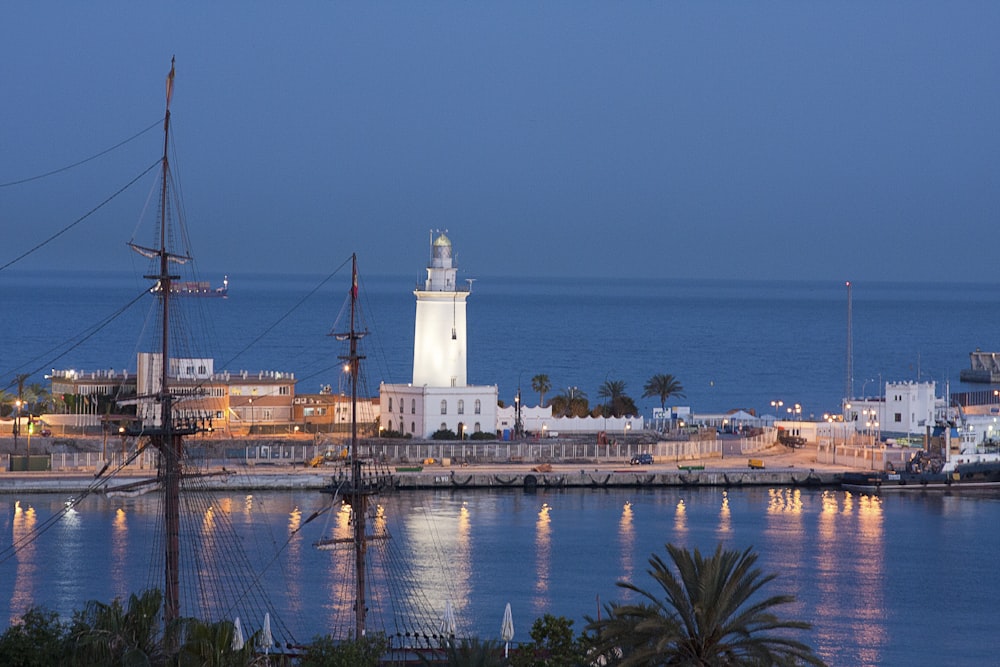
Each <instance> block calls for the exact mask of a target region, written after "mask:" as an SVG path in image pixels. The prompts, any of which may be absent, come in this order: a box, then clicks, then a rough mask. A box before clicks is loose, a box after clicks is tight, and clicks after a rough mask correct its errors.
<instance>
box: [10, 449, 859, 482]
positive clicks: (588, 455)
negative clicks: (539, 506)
mask: <svg viewBox="0 0 1000 667" xmlns="http://www.w3.org/2000/svg"><path fill="white" fill-rule="evenodd" d="M11 444H12V443H10V442H9V439H6V440H2V441H0V452H2V453H0V493H50V492H51V493H70V494H73V493H82V492H86V491H87V490H89V489H92V488H94V487H95V483H96V482H97V481H98V479H97V478H98V477H101V476H108V477H110V478H109V479H108V480H107V481H106V482H104V483H103V484H101V488H107V489H115V488H116V487H118V486H124V485H127V484H130V483H133V482H135V481H136V480H138V479H144V478H145V479H148V478H150V477H152V476H155V474H156V468H157V462H156V452H155V451H154V450H152V449H150V450H147V451H146V452H143V454H141V455H140V456H138V457H135V458H134V459H132V460H130V461H127V464H126V465H124V466H123V465H122V456H123V453H122V452H120V451H110V450H108V449H107V448H106V447H104V446H103V443H102V442H101V439H99V438H77V439H74V440H73V441H72V442H71V443H70V442H63V443H62V444H61V445H56V446H53V447H52V449H55V450H57V451H51V452H48V453H37V454H33V455H32V456H31V461H30V464H31V465H24V463H25V462H24V461H23V459H24V457H23V456H22V457H20V460H19V456H18V454H15V453H12V452H11V448H10V446H9V445H11ZM724 445H725V443H724V441H715V442H706V443H690V442H685V443H647V444H644V445H640V444H634V445H629V446H624V445H621V446H606V445H601V446H598V445H593V444H580V443H578V442H572V441H567V442H559V441H556V440H554V441H553V442H547V443H542V444H539V443H538V442H537V441H534V442H533V441H524V442H487V443H469V442H465V443H459V442H450V441H443V442H442V441H409V440H405V441H396V442H393V441H379V440H365V441H363V444H362V443H359V449H360V452H359V455H360V456H362V457H365V458H367V459H369V460H371V461H373V462H375V463H377V464H378V465H379V466H380V467H381V468H382V470H383V471H384V472H387V473H389V474H390V475H391V477H392V480H393V482H392V483H393V485H394V487H395V488H397V489H399V490H407V489H458V488H463V489H470V488H481V489H502V488H511V489H518V488H521V489H546V488H549V489H556V488H561V487H565V488H571V487H593V488H599V487H683V486H718V487H733V486H743V485H746V486H754V485H771V486H837V485H839V484H840V480H841V477H842V475H843V473H845V472H856V471H859V470H866V469H870V466H871V465H872V463H873V462H874V461H875V459H874V458H869V457H868V453H867V452H865V451H854V452H847V451H845V450H844V449H843V448H838V451H837V460H836V462H833V461H831V456H830V455H831V452H830V451H829V450H828V449H827V448H824V447H823V446H822V445H815V444H813V445H810V444H807V445H805V446H804V447H799V448H789V447H786V446H784V445H780V444H772V445H770V446H766V447H761V448H759V449H755V450H754V451H752V452H749V453H739V452H737V453H733V451H732V449H727V448H726V447H725V446H724ZM731 446H732V447H733V448H735V447H737V446H736V445H731ZM59 450H62V451H59ZM640 453H649V454H651V455H652V460H653V462H652V463H651V464H632V463H631V459H632V457H633V456H636V455H638V454H640ZM188 456H189V459H188V471H189V472H192V473H196V474H198V476H197V479H198V481H197V484H198V485H199V488H202V489H204V488H208V489H218V490H243V489H245V490H295V489H316V490H321V489H323V488H326V487H329V486H331V483H332V482H333V480H335V479H337V478H342V477H344V476H345V475H349V474H350V468H349V466H348V465H347V463H346V461H347V459H348V457H347V451H346V445H345V444H344V443H341V442H335V443H334V442H329V443H319V444H316V443H295V442H289V441H287V440H282V439H274V440H271V439H244V440H232V441H225V442H222V443H201V442H199V441H197V440H193V441H192V442H191V443H190V445H189V448H188ZM15 463H21V466H20V468H21V469H20V470H16V469H17V468H18V466H17V465H13V464H15ZM24 468H28V469H26V470H25V469H24ZM109 471H114V473H113V475H110V474H109Z"/></svg>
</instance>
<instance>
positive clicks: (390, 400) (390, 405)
mask: <svg viewBox="0 0 1000 667" xmlns="http://www.w3.org/2000/svg"><path fill="white" fill-rule="evenodd" d="M389 412H392V396H390V397H389Z"/></svg>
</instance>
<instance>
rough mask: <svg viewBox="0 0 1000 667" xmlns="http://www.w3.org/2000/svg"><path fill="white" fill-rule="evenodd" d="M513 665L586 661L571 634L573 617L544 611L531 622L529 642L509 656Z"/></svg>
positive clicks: (567, 666) (561, 666)
mask: <svg viewBox="0 0 1000 667" xmlns="http://www.w3.org/2000/svg"><path fill="white" fill-rule="evenodd" d="M510 664H511V665H514V667H534V666H537V667H574V665H582V664H586V659H585V655H584V651H583V649H582V648H581V646H580V643H579V642H578V641H577V640H576V638H575V637H574V635H573V621H571V620H570V619H568V618H566V617H564V616H552V615H551V614H545V615H544V616H542V617H541V618H536V619H535V622H534V623H533V624H532V626H531V642H529V643H527V644H521V646H520V647H518V649H517V653H516V654H515V655H513V656H511V661H510Z"/></svg>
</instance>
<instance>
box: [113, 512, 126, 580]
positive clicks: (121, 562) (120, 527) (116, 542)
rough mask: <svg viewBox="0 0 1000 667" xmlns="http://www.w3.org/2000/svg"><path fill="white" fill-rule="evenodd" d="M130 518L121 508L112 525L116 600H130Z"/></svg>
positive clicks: (116, 513)
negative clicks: (126, 574) (127, 569)
mask: <svg viewBox="0 0 1000 667" xmlns="http://www.w3.org/2000/svg"><path fill="white" fill-rule="evenodd" d="M128 547H129V543H128V517H127V515H126V514H125V510H124V509H123V508H121V507H119V508H118V509H117V510H116V511H115V518H114V521H113V522H112V523H111V590H112V593H113V594H114V596H115V597H116V598H119V599H121V600H126V599H128V594H129V592H130V591H129V589H128V582H127V581H126V579H125V571H126V569H125V566H126V564H127V562H128Z"/></svg>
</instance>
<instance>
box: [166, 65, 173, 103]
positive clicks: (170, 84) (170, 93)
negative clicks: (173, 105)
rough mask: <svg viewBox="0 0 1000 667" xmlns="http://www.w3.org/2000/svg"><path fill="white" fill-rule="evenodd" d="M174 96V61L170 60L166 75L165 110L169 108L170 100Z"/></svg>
mask: <svg viewBox="0 0 1000 667" xmlns="http://www.w3.org/2000/svg"><path fill="white" fill-rule="evenodd" d="M173 96H174V59H173V58H171V59H170V74H168V75H167V108H168V109H169V108H170V98H171V97H173Z"/></svg>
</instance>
